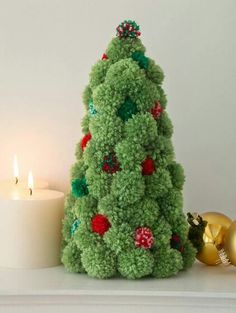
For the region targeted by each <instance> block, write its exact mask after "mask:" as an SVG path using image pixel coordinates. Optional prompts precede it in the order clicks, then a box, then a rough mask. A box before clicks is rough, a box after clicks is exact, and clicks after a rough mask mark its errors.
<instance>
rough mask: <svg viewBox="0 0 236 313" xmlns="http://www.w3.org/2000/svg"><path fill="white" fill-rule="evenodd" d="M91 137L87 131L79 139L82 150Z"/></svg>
mask: <svg viewBox="0 0 236 313" xmlns="http://www.w3.org/2000/svg"><path fill="white" fill-rule="evenodd" d="M91 138H92V136H91V133H87V134H86V135H85V136H84V137H83V139H82V140H81V144H80V145H81V148H82V150H83V151H84V149H85V147H86V145H87V143H88V142H89V140H90V139H91Z"/></svg>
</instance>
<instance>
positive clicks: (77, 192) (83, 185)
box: [71, 177, 89, 198]
mask: <svg viewBox="0 0 236 313" xmlns="http://www.w3.org/2000/svg"><path fill="white" fill-rule="evenodd" d="M71 188H72V194H73V196H75V197H78V198H80V197H83V196H86V195H87V194H88V193H89V191H88V186H87V182H86V178H85V177H83V178H77V179H74V180H73V181H72V183H71Z"/></svg>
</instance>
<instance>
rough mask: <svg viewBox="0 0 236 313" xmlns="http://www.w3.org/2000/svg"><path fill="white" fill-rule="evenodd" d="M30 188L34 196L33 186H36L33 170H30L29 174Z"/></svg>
mask: <svg viewBox="0 0 236 313" xmlns="http://www.w3.org/2000/svg"><path fill="white" fill-rule="evenodd" d="M28 188H29V191H30V196H32V193H33V188H34V179H33V174H32V172H31V171H30V172H29V176H28Z"/></svg>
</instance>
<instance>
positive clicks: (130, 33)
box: [116, 20, 141, 38]
mask: <svg viewBox="0 0 236 313" xmlns="http://www.w3.org/2000/svg"><path fill="white" fill-rule="evenodd" d="M140 35H141V33H140V31H139V25H137V24H136V23H135V21H130V20H125V21H124V22H122V23H121V24H120V25H119V26H117V28H116V36H117V37H123V38H124V37H126V38H127V37H130V38H137V37H139V36H140Z"/></svg>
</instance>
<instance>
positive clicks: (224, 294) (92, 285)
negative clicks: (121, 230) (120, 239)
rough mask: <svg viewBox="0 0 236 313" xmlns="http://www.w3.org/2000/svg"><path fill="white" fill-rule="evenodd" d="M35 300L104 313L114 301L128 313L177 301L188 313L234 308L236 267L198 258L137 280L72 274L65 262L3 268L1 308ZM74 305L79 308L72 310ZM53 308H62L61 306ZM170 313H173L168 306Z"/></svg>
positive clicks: (223, 310)
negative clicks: (174, 271) (161, 275)
mask: <svg viewBox="0 0 236 313" xmlns="http://www.w3.org/2000/svg"><path fill="white" fill-rule="evenodd" d="M22 299H24V301H23V300H22ZM22 301H23V302H22ZM50 301H52V303H51V302H50ZM34 303H38V304H39V303H41V304H45V305H46V304H54V305H55V306H57V305H58V306H59V305H61V304H63V305H65V307H64V313H66V312H78V308H79V307H80V305H81V304H83V308H82V311H83V313H85V312H99V311H96V310H95V311H93V307H92V306H94V309H97V308H98V307H97V305H98V304H100V305H101V304H102V305H103V306H104V307H103V308H102V307H101V308H102V309H101V312H103V313H104V312H106V306H107V309H108V310H107V312H118V311H115V306H116V304H119V305H122V304H123V305H125V306H126V307H129V311H127V312H139V309H141V308H143V309H144V311H142V310H141V311H140V312H156V309H157V308H159V312H162V311H161V308H165V307H168V306H170V305H171V307H172V306H173V305H174V307H173V309H174V311H173V312H185V311H184V307H185V308H187V307H188V309H189V305H194V308H192V309H191V311H192V312H204V310H203V307H204V306H205V305H207V311H206V312H211V306H212V307H213V304H214V306H215V305H217V307H218V309H219V308H221V309H222V310H221V311H217V312H236V267H234V266H229V267H224V266H217V267H209V266H205V265H203V264H200V263H198V262H196V263H195V264H194V266H193V267H192V268H191V269H190V270H188V271H185V272H181V273H180V274H179V275H177V276H175V277H171V278H168V279H142V280H135V281H130V280H125V279H121V278H115V279H109V280H98V279H92V278H89V277H88V276H87V275H84V274H72V273H68V272H66V270H65V269H64V268H63V267H62V266H59V267H54V268H48V269H38V270H12V269H0V312H4V313H7V312H21V311H20V307H18V310H17V311H14V310H12V309H11V310H10V306H11V305H13V304H18V305H19V304H22V305H29V304H34ZM71 303H73V305H74V306H73V308H74V309H75V311H73V308H72V310H70V309H69V306H70V305H69V304H71ZM145 303H146V307H145ZM203 303H205V304H204V305H203ZM66 304H68V305H69V306H68V308H67V306H66ZM109 305H110V307H109ZM132 305H133V307H132ZM135 306H136V307H135ZM1 308H4V311H1ZM7 308H8V311H7ZM55 308H56V307H55ZM76 308H77V311H76ZM178 308H179V311H178ZM51 309H52V311H50V312H54V311H53V306H51ZM198 309H199V311H198ZM55 310H56V309H55ZM152 310H153V311H152ZM82 311H81V312H82ZM22 312H23V311H22ZM31 312H41V311H37V310H36V311H34V310H33V307H32V308H31ZM47 312H49V311H47ZM55 312H60V311H58V308H57V311H55ZM163 312H164V311H163ZM168 312H172V311H171V308H170V307H168ZM186 312H188V310H186ZM212 312H213V311H212Z"/></svg>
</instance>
